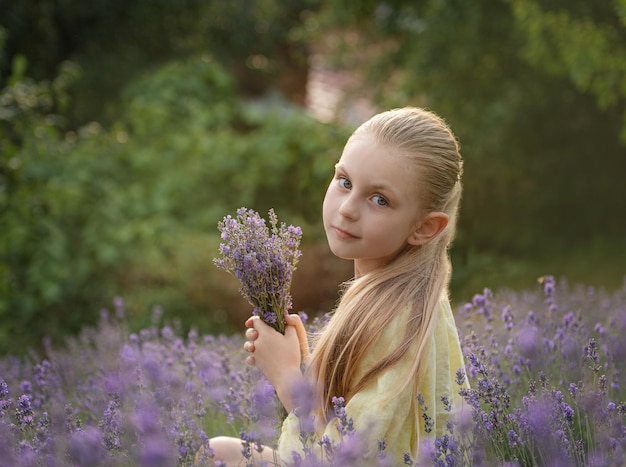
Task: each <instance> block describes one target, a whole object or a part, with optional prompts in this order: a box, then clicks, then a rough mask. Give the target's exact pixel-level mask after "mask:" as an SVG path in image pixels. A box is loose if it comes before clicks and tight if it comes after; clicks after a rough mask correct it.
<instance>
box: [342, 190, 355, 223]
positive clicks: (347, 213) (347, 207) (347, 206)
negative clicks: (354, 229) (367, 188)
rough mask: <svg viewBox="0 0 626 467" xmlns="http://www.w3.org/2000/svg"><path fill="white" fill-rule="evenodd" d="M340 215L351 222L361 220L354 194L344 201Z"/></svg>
mask: <svg viewBox="0 0 626 467" xmlns="http://www.w3.org/2000/svg"><path fill="white" fill-rule="evenodd" d="M339 214H341V215H342V216H343V217H345V218H346V219H348V220H351V221H355V220H357V219H358V218H359V209H358V203H357V200H356V199H354V196H353V195H352V193H350V194H349V195H348V196H346V197H345V198H344V199H343V200H342V202H341V204H340V205H339Z"/></svg>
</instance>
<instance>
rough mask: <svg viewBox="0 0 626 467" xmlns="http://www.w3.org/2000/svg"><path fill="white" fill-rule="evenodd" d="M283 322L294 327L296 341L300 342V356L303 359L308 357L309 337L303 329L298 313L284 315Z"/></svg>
mask: <svg viewBox="0 0 626 467" xmlns="http://www.w3.org/2000/svg"><path fill="white" fill-rule="evenodd" d="M285 322H286V323H287V324H288V325H290V326H293V327H294V328H295V330H296V335H297V336H298V342H299V343H300V352H302V357H304V358H305V359H306V358H308V357H309V354H310V350H309V339H308V337H307V335H306V329H304V324H303V323H302V319H300V316H299V315H295V314H293V315H286V316H285Z"/></svg>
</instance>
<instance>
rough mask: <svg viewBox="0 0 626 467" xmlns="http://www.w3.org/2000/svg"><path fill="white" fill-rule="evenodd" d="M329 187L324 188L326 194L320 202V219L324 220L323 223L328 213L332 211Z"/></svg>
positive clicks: (328, 216)
mask: <svg viewBox="0 0 626 467" xmlns="http://www.w3.org/2000/svg"><path fill="white" fill-rule="evenodd" d="M331 191H332V190H331V187H330V186H329V187H328V189H327V190H326V195H325V196H324V202H323V203H322V220H323V221H324V224H326V221H327V220H329V218H330V215H331V213H332V210H333V209H332V205H333V202H332V193H331Z"/></svg>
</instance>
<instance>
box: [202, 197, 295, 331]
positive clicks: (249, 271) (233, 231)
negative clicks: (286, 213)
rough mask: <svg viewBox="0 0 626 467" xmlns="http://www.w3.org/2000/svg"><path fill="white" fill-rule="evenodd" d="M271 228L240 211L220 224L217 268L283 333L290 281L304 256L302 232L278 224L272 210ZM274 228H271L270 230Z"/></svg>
mask: <svg viewBox="0 0 626 467" xmlns="http://www.w3.org/2000/svg"><path fill="white" fill-rule="evenodd" d="M269 220H270V226H267V225H266V222H265V219H262V218H261V217H260V216H259V214H258V213H256V212H255V211H253V210H251V209H247V208H244V207H242V208H239V209H238V210H237V217H236V218H232V217H231V216H230V215H229V216H226V217H225V218H224V220H223V221H221V222H219V223H218V228H219V230H220V232H221V233H222V240H223V243H221V244H220V253H221V255H222V257H221V258H216V259H214V262H215V264H216V265H217V267H219V268H221V269H224V270H226V271H228V272H229V273H231V274H233V275H234V276H235V277H236V278H237V279H239V284H240V287H239V291H240V293H241V294H242V295H243V297H244V298H245V299H246V300H248V302H249V303H250V304H251V305H252V306H253V307H254V310H253V313H254V315H256V316H259V317H260V318H261V319H262V320H263V321H264V322H265V323H267V324H269V325H270V326H272V327H273V328H274V329H276V330H277V331H279V332H281V333H283V334H284V333H285V320H284V316H285V314H286V313H287V312H288V311H289V310H290V309H291V306H292V301H291V294H290V288H291V280H292V277H293V272H294V270H295V269H296V264H297V263H298V259H299V258H300V255H301V252H300V250H299V249H298V247H299V245H300V239H301V238H302V230H301V229H300V227H294V226H292V225H290V226H289V227H287V226H286V225H285V224H284V223H281V224H280V225H279V224H278V218H277V217H276V214H275V213H274V210H273V209H270V211H269ZM270 227H271V228H270Z"/></svg>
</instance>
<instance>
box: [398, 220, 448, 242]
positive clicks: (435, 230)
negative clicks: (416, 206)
mask: <svg viewBox="0 0 626 467" xmlns="http://www.w3.org/2000/svg"><path fill="white" fill-rule="evenodd" d="M448 220H449V218H448V215H447V214H446V213H444V212H431V213H429V214H428V215H427V216H426V217H425V218H424V219H423V220H422V222H421V223H420V224H419V225H418V226H417V228H416V229H415V230H414V231H413V232H411V235H409V238H407V240H406V241H407V243H408V244H410V245H414V246H419V245H424V244H426V243H428V242H430V241H431V240H432V239H433V238H435V237H436V236H437V235H439V233H440V232H441V231H442V230H443V229H445V228H446V226H447V225H448Z"/></svg>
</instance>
